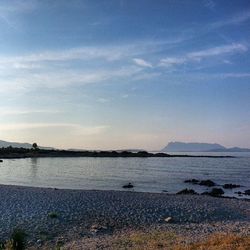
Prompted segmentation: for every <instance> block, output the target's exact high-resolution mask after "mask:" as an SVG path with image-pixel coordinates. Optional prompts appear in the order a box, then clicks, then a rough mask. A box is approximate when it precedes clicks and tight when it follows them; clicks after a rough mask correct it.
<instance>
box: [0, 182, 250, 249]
mask: <svg viewBox="0 0 250 250" xmlns="http://www.w3.org/2000/svg"><path fill="white" fill-rule="evenodd" d="M0 193H1V206H0V214H1V217H2V219H1V228H0V240H1V241H2V242H3V243H4V244H5V245H6V244H9V242H11V241H9V239H11V237H13V232H19V236H20V234H22V235H23V236H25V249H186V250H187V249H190V250H191V249H201V248H199V247H200V244H207V245H204V246H209V245H211V246H213V245H212V244H217V243H218V241H219V242H221V243H223V241H224V240H225V241H226V242H230V244H232V246H233V244H234V243H235V241H236V239H237V242H238V243H241V244H243V245H242V246H244V247H245V246H248V245H249V235H250V216H249V201H247V200H237V199H227V198H225V199H220V198H216V197H210V196H200V195H199V196H197V195H170V194H164V193H161V194H159V193H158V194H157V193H140V192H127V191H98V190H65V189H54V188H35V187H21V186H7V185H0ZM17 229H18V230H17ZM218 234H219V235H218ZM214 235H215V236H214ZM226 235H228V236H229V235H230V238H228V239H226V238H225V239H224V238H223V237H226ZM14 236H16V233H15V234H14ZM213 237H216V239H215V242H214V243H212V239H213ZM218 237H219V238H218ZM221 237H222V238H223V241H222V238H221ZM6 242H7V243H6ZM200 242H203V243H200ZM216 242H217V243H216ZM145 244H146V245H145ZM168 244H169V245H168ZM225 244H226V243H225ZM177 245H178V246H179V248H174V246H177ZM194 245H197V248H194V247H193V246H194ZM187 246H190V248H187ZM191 246H192V248H191ZM215 246H216V245H215ZM229 246H231V245H229ZM238 246H240V245H238ZM168 247H169V248H168ZM172 247H173V248H172ZM7 249H8V248H7ZM10 249H12V248H10ZM204 249H213V248H204ZM214 249H217V248H214ZM218 249H220V248H218ZM221 249H224V248H221ZM228 249H245V248H228ZM246 249H247V248H246Z"/></svg>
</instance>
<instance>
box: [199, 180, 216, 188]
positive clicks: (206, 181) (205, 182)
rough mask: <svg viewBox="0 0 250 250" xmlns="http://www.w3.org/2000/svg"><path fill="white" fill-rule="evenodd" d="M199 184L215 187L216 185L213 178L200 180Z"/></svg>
mask: <svg viewBox="0 0 250 250" xmlns="http://www.w3.org/2000/svg"><path fill="white" fill-rule="evenodd" d="M199 185H201V186H207V187H213V186H215V183H214V182H213V181H211V180H203V181H200V183H199Z"/></svg>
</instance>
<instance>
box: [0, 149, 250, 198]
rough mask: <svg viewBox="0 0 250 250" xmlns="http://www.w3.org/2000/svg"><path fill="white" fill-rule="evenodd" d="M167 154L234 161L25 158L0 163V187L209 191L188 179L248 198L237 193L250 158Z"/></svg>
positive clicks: (249, 185) (247, 180)
mask: <svg viewBox="0 0 250 250" xmlns="http://www.w3.org/2000/svg"><path fill="white" fill-rule="evenodd" d="M172 154H189V155H190V154H195V155H230V156H235V158H187V157H174V158H160V157H159V158H158V157H157V158H91V157H74V158H73V157H72V158H66V157H64V158H60V157H58V158H49V157H48V158H27V159H4V160H3V162H2V163H0V184H6V185H20V186H32V187H49V188H60V189H85V190H86V189H87V190H124V188H123V185H125V184H128V183H129V182H131V183H132V184H133V185H134V188H132V189H131V190H130V191H131V192H154V193H162V192H165V193H169V194H174V193H176V192H178V191H180V190H182V189H184V188H188V189H194V190H195V191H196V192H198V193H202V192H205V191H209V190H210V189H211V188H208V187H204V186H199V185H193V184H189V183H184V181H185V180H187V179H193V178H194V179H198V180H207V179H210V180H212V181H214V182H215V183H216V184H218V187H220V186H221V185H223V184H227V183H232V184H239V185H241V187H240V188H236V189H232V190H226V189H225V190H224V191H225V196H230V197H237V198H249V196H248V197H247V196H245V195H238V194H236V192H238V191H241V192H243V191H244V190H247V189H250V153H207V152H204V153H202V152H199V153H197V152H196V153H193V152H182V153H172Z"/></svg>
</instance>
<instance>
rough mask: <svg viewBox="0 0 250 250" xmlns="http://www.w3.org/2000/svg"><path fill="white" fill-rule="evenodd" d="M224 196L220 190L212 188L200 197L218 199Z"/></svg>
mask: <svg viewBox="0 0 250 250" xmlns="http://www.w3.org/2000/svg"><path fill="white" fill-rule="evenodd" d="M223 194H224V191H223V190H222V189H221V188H213V189H212V191H210V192H204V193H202V195H211V196H215V197H220V196H221V195H223Z"/></svg>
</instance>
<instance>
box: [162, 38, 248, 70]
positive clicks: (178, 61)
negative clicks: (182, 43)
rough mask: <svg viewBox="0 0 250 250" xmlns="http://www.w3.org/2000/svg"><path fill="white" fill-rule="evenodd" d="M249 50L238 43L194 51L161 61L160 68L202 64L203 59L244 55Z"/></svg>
mask: <svg viewBox="0 0 250 250" xmlns="http://www.w3.org/2000/svg"><path fill="white" fill-rule="evenodd" d="M247 50H248V47H247V46H246V45H244V44H240V43H236V44H230V45H223V46H217V47H213V48H209V49H205V50H200V51H194V52H190V53H187V54H185V55H183V56H179V57H166V58H163V59H161V60H160V63H159V66H163V67H172V66H177V65H182V64H185V63H190V62H200V61H201V60H203V59H206V58H210V57H215V56H223V55H227V54H235V53H243V52H246V51H247Z"/></svg>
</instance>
